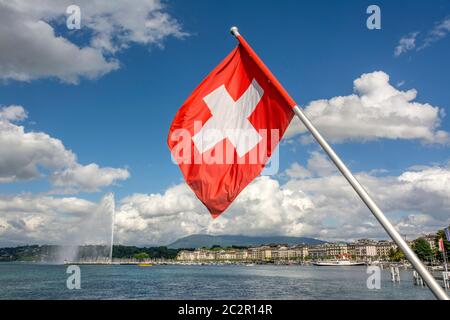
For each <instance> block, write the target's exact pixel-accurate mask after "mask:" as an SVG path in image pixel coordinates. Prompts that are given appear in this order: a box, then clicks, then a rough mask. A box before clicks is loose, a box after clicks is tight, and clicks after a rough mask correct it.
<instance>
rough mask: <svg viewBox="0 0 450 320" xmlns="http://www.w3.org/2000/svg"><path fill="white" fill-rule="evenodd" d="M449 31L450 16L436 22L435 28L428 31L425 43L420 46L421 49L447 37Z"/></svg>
mask: <svg viewBox="0 0 450 320" xmlns="http://www.w3.org/2000/svg"><path fill="white" fill-rule="evenodd" d="M449 33H450V17H447V18H445V19H443V20H442V21H440V22H438V23H436V24H435V26H434V28H433V29H432V30H431V31H430V32H429V33H428V36H427V37H426V38H425V40H424V43H423V44H422V45H421V46H420V47H419V49H420V50H421V49H424V48H426V47H429V46H430V45H432V44H433V43H435V42H437V41H439V40H441V39H443V38H445V37H446V36H447V35H448V34H449Z"/></svg>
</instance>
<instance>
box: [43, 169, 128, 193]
mask: <svg viewBox="0 0 450 320" xmlns="http://www.w3.org/2000/svg"><path fill="white" fill-rule="evenodd" d="M129 176H130V173H129V172H128V170H126V169H120V168H110V167H104V168H100V167H99V166H98V165H97V164H96V163H91V164H88V165H85V166H82V165H79V164H76V165H74V166H72V167H70V168H67V169H64V170H63V171H59V172H54V173H53V174H52V177H51V181H52V183H53V184H54V185H55V186H57V187H74V188H80V189H81V190H84V191H99V188H101V187H105V186H109V185H111V184H113V183H114V182H115V181H117V180H126V179H128V178H129Z"/></svg>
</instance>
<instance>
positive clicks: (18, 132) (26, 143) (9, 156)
mask: <svg viewBox="0 0 450 320" xmlns="http://www.w3.org/2000/svg"><path fill="white" fill-rule="evenodd" d="M26 117H27V113H26V111H25V109H24V108H23V107H21V106H9V107H3V108H0V150H7V152H2V156H1V157H0V183H8V182H14V181H20V180H30V179H35V178H39V177H41V176H43V175H44V170H43V169H45V170H47V171H50V172H52V177H51V180H52V181H53V183H54V184H55V185H56V186H64V187H73V188H75V189H76V190H83V191H94V190H98V188H100V187H104V186H107V185H110V184H112V183H114V182H115V181H116V180H124V179H127V178H128V177H129V173H128V171H127V170H126V169H115V168H109V167H106V168H101V167H99V166H98V165H97V164H95V163H92V164H89V165H86V166H83V165H81V164H79V163H78V162H77V159H76V155H75V154H74V153H73V152H72V151H71V150H68V149H66V147H65V146H64V144H63V143H62V141H61V140H59V139H56V138H53V137H51V136H49V135H48V134H46V133H44V132H33V131H31V132H27V131H26V130H25V128H24V127H23V126H20V125H18V124H17V123H16V122H17V121H21V120H24V119H25V118H26Z"/></svg>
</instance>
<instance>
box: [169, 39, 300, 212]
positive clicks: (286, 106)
mask: <svg viewBox="0 0 450 320" xmlns="http://www.w3.org/2000/svg"><path fill="white" fill-rule="evenodd" d="M238 39H239V42H240V44H239V45H238V46H237V47H236V48H235V49H234V50H233V51H232V52H231V53H230V54H229V55H228V56H227V57H226V58H225V60H223V61H222V62H221V63H220V64H219V65H218V66H217V67H216V68H215V69H214V70H213V71H212V72H211V73H210V74H209V75H208V76H207V77H206V78H205V79H204V80H203V82H202V83H201V84H200V85H199V86H198V87H197V88H196V89H195V90H194V92H193V93H192V94H191V95H190V97H189V98H188V99H187V100H186V101H185V103H184V104H183V105H182V106H181V108H180V110H179V111H178V113H177V114H176V116H175V119H174V120H173V123H172V126H171V127H170V130H169V137H168V145H169V148H170V150H171V153H172V157H173V159H174V160H175V161H176V162H177V163H178V165H179V167H180V169H181V171H182V173H183V176H184V178H185V180H186V182H187V183H188V185H189V186H190V187H191V188H192V190H193V191H194V192H195V194H196V195H197V197H198V198H199V199H200V201H202V202H203V203H204V204H205V206H206V207H207V208H208V210H209V211H210V213H211V215H212V216H213V217H214V218H215V217H217V216H219V215H220V214H221V213H222V212H223V211H224V210H225V209H226V208H227V207H228V206H229V205H230V204H231V202H233V200H234V199H235V198H236V197H237V196H238V194H239V193H240V192H241V191H242V190H243V189H244V188H245V187H246V186H247V185H248V184H249V183H250V182H251V181H252V180H253V179H255V178H256V177H257V176H258V175H259V174H260V173H261V171H262V169H263V168H264V165H265V164H266V163H267V161H268V160H269V158H270V156H271V155H272V153H273V151H274V150H275V148H276V146H277V145H278V142H279V140H280V139H281V137H282V136H283V134H284V132H285V130H286V128H287V126H288V125H289V123H290V121H291V119H292V117H293V115H294V113H293V111H292V107H294V106H295V102H294V101H293V100H292V98H290V97H289V96H288V95H287V94H286V93H285V91H284V90H282V88H281V85H280V84H279V83H278V81H277V80H276V79H275V77H274V76H273V75H272V74H271V73H270V71H269V70H268V69H267V67H266V66H265V65H264V64H263V62H262V61H261V60H260V59H259V58H258V56H257V55H256V53H255V52H254V51H253V50H252V49H251V48H250V46H249V45H248V44H247V43H246V42H245V40H244V39H243V38H242V37H240V36H239V37H238Z"/></svg>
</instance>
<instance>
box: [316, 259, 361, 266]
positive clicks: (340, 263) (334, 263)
mask: <svg viewBox="0 0 450 320" xmlns="http://www.w3.org/2000/svg"><path fill="white" fill-rule="evenodd" d="M365 264H366V263H365V262H357V261H350V260H327V261H315V262H313V265H315V266H320V267H350V266H363V265H365Z"/></svg>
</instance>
